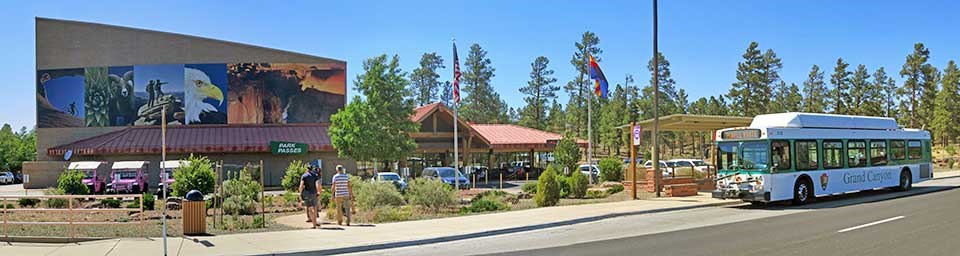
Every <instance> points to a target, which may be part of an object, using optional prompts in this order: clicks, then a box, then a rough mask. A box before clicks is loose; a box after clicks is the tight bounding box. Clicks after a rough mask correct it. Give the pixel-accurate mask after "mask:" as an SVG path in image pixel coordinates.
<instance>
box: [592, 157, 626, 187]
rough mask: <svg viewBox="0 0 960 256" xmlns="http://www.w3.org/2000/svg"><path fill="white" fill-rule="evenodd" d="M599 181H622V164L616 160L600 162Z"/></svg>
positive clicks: (608, 159) (610, 159) (606, 159)
mask: <svg viewBox="0 0 960 256" xmlns="http://www.w3.org/2000/svg"><path fill="white" fill-rule="evenodd" d="M597 167H598V168H600V179H602V180H605V181H620V180H622V179H623V162H622V161H620V159H617V158H604V159H603V160H600V164H599V166H597Z"/></svg>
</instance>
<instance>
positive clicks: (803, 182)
mask: <svg viewBox="0 0 960 256" xmlns="http://www.w3.org/2000/svg"><path fill="white" fill-rule="evenodd" d="M812 199H813V185H812V184H811V183H810V180H809V179H799V180H797V183H795V184H794V185H793V205H805V204H807V203H809V202H810V201H811V200H812Z"/></svg>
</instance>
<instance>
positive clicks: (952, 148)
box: [945, 145, 957, 156]
mask: <svg viewBox="0 0 960 256" xmlns="http://www.w3.org/2000/svg"><path fill="white" fill-rule="evenodd" d="M945 150H946V151H947V154H949V155H950V156H955V155H957V146H956V145H949V146H947V147H946V148H945Z"/></svg>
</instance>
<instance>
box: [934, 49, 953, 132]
mask: <svg viewBox="0 0 960 256" xmlns="http://www.w3.org/2000/svg"><path fill="white" fill-rule="evenodd" d="M943 73H944V74H943V80H942V89H941V90H940V91H939V92H937V98H936V109H935V110H934V113H933V124H932V125H931V128H933V132H934V134H935V135H934V136H936V137H935V138H938V139H940V143H942V144H943V146H946V145H947V144H948V143H950V141H951V140H953V139H956V138H957V136H958V135H960V127H957V125H956V124H955V122H954V120H955V118H957V115H958V114H960V105H958V103H960V70H958V69H957V64H956V63H955V62H954V61H952V60H951V61H950V62H948V63H947V68H946V69H944V70H943Z"/></svg>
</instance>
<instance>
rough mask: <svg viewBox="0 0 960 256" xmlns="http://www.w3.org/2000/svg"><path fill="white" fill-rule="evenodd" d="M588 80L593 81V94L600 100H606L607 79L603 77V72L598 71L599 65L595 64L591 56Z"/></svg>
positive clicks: (595, 61)
mask: <svg viewBox="0 0 960 256" xmlns="http://www.w3.org/2000/svg"><path fill="white" fill-rule="evenodd" d="M590 79H593V80H594V81H595V84H596V85H595V86H594V87H593V92H594V93H595V94H597V96H599V97H600V98H604V99H606V98H607V87H608V85H607V77H606V76H604V75H603V71H601V70H600V64H597V60H596V59H594V58H593V55H591V56H590Z"/></svg>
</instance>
